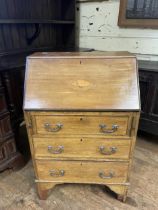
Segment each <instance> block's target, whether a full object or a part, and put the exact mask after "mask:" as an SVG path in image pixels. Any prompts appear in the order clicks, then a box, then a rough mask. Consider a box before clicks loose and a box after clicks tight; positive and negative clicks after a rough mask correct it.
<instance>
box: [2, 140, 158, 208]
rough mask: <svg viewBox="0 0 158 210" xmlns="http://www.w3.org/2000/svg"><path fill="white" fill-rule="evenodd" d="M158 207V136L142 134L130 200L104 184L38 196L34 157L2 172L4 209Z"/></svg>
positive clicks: (62, 187) (66, 186)
mask: <svg viewBox="0 0 158 210" xmlns="http://www.w3.org/2000/svg"><path fill="white" fill-rule="evenodd" d="M18 209H20V210H21V209H22V210H33V209H37V210H43V209H44V210H51V209H53V210H134V209H139V210H158V140H157V141H153V140H152V139H151V138H149V137H148V138H147V137H146V138H145V139H144V137H139V138H138V140H137V145H136V149H135V153H134V162H133V168H132V173H131V186H130V188H129V192H128V198H127V201H126V203H122V202H120V201H118V200H116V199H115V197H114V195H113V194H112V193H109V192H108V191H106V190H105V187H104V186H99V185H82V184H64V185H58V186H56V187H55V188H54V189H53V190H52V192H51V194H50V196H49V198H48V199H47V200H46V201H41V200H39V199H38V196H37V194H36V188H35V183H34V172H33V168H32V163H31V161H30V162H29V163H28V164H27V165H26V166H25V167H24V168H23V169H21V170H20V171H18V172H12V171H5V172H3V173H1V174H0V210H18Z"/></svg>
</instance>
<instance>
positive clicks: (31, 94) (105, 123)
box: [24, 52, 140, 201]
mask: <svg viewBox="0 0 158 210" xmlns="http://www.w3.org/2000/svg"><path fill="white" fill-rule="evenodd" d="M24 96H25V97H24V114H25V120H26V126H27V131H28V136H29V142H30V148H31V154H32V159H33V165H34V170H35V175H36V180H35V182H36V184H37V190H38V194H39V197H40V198H41V199H46V198H47V196H48V192H49V191H50V189H52V188H53V187H54V186H55V185H56V184H63V183H91V184H101V185H105V186H107V187H109V188H110V189H111V190H112V191H114V192H115V193H116V195H117V198H118V199H119V200H122V201H125V199H126V196H127V190H128V187H129V176H130V170H131V164H132V156H133V149H134V146H135V141H136V134H137V128H138V122H139V110H140V103H139V86H138V75H137V62H136V58H135V56H134V55H132V54H130V53H127V52H108V53H104V52H89V53H88V52H80V53H77V52H74V53H68V52H67V53H66V52H65V53H63V52H61V53H53V52H52V53H35V54H33V55H31V56H29V57H28V58H27V67H26V76H25V94H24Z"/></svg>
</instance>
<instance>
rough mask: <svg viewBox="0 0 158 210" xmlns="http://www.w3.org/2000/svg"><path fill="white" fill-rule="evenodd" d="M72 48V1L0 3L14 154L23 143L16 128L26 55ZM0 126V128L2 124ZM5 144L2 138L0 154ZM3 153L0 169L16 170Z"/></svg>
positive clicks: (1, 60) (2, 65)
mask: <svg viewBox="0 0 158 210" xmlns="http://www.w3.org/2000/svg"><path fill="white" fill-rule="evenodd" d="M74 49H75V0H0V80H1V81H2V88H3V89H4V91H3V97H4V98H5V101H6V107H5V108H6V109H7V110H8V111H9V112H8V115H9V119H10V121H11V126H12V129H11V130H12V131H13V133H14V134H13V135H14V136H15V140H16V144H15V143H14V142H13V143H12V144H13V145H14V147H15V150H14V151H17V150H16V146H17V147H18V148H19V149H21V148H20V146H19V145H18V142H19V141H20V145H21V142H22V141H21V140H20V139H19V138H18V136H19V134H18V131H19V129H18V128H19V124H20V123H21V121H22V120H23V112H22V101H23V85H24V84H23V83H24V73H25V62H26V56H27V55H29V54H31V53H32V52H34V51H69V50H74ZM2 102H3V100H2ZM2 105H3V104H1V103H0V106H2ZM1 124H2V125H1V127H2V128H3V126H4V125H3V122H2V123H1ZM1 127H0V129H1ZM22 140H23V141H24V139H22ZM6 144H7V142H6V141H5V139H4V138H3V137H2V139H1V142H0V154H1V152H2V151H3V150H4V148H6V146H5V145H6ZM15 145H16V146H15ZM22 150H23V149H22ZM25 150H26V148H25ZM5 151H6V154H5V157H2V158H1V157H0V170H4V169H5V168H8V167H15V164H14V162H13V161H12V160H11V157H12V156H11V155H10V150H5ZM17 154H19V153H18V152H17ZM15 156H16V155H15V154H14V157H15ZM6 157H7V159H6ZM16 157H17V156H16ZM18 157H20V155H19V156H18ZM21 160H22V159H21ZM21 160H20V161H21ZM20 161H19V162H20ZM16 162H17V161H16ZM21 162H22V161H21ZM11 163H13V164H11Z"/></svg>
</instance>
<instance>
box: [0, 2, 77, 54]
mask: <svg viewBox="0 0 158 210" xmlns="http://www.w3.org/2000/svg"><path fill="white" fill-rule="evenodd" d="M74 5H75V1H74V0H67V1H64V0H38V1H36V0H27V1H26V0H0V7H1V11H0V53H3V52H8V51H15V50H17V51H18V50H21V51H22V50H25V51H29V50H38V49H39V50H41V48H45V49H57V48H58V49H59V48H63V49H64V48H66V47H73V46H74V17H75V10H74Z"/></svg>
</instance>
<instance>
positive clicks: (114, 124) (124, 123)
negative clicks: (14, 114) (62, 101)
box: [33, 113, 132, 136]
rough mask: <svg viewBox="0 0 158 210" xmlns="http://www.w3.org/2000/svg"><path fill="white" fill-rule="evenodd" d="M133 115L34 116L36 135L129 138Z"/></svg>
mask: <svg viewBox="0 0 158 210" xmlns="http://www.w3.org/2000/svg"><path fill="white" fill-rule="evenodd" d="M131 118H132V117H131V115H130V114H124V115H117V113H115V114H114V115H108V114H107V115H106V114H100V115H99V114H98V115H88V114H87V115H68V114H67V115H66V114H65V115H59V116H57V115H54V116H53V115H51V113H50V115H34V116H33V122H34V130H33V133H34V134H40V135H47V136H60V135H61V136H65V135H68V136H70V135H73V136H74V135H99V136H128V135H130V128H131Z"/></svg>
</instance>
